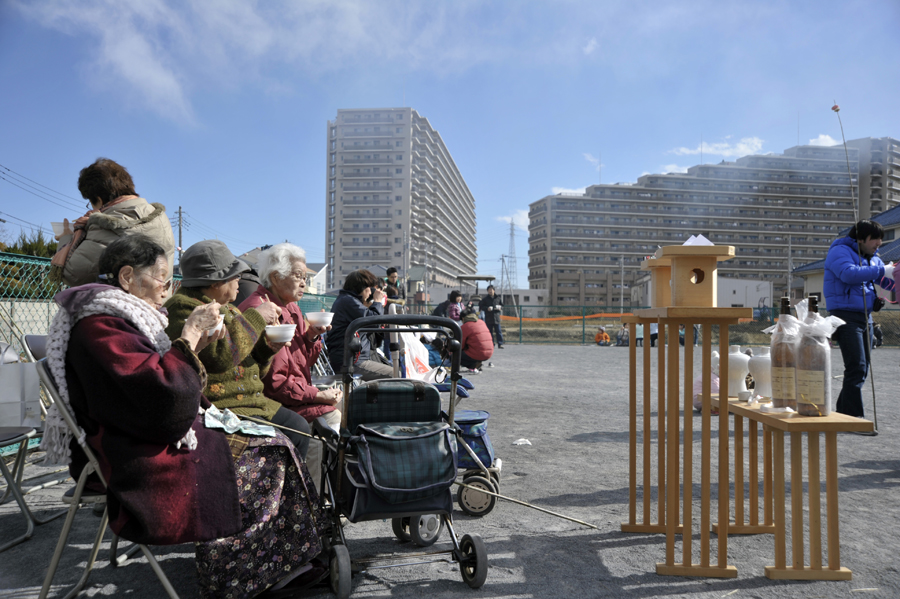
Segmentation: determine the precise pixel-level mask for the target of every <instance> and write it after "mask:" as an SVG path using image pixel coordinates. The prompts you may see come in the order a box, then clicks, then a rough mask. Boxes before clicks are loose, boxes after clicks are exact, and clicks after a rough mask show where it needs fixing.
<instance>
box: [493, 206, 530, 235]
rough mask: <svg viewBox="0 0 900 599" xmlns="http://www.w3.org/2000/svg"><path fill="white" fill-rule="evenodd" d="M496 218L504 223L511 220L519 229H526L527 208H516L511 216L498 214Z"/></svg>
mask: <svg viewBox="0 0 900 599" xmlns="http://www.w3.org/2000/svg"><path fill="white" fill-rule="evenodd" d="M497 220H499V221H500V222H502V223H506V224H509V223H510V222H513V223H515V225H516V228H517V229H521V230H523V231H527V230H528V211H527V210H516V211H515V212H513V214H512V216H498V217H497Z"/></svg>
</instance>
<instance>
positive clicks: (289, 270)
mask: <svg viewBox="0 0 900 599" xmlns="http://www.w3.org/2000/svg"><path fill="white" fill-rule="evenodd" d="M257 267H258V270H259V278H260V280H261V281H262V285H260V286H259V287H258V288H257V290H256V291H255V292H254V293H252V294H251V295H250V297H248V298H247V299H245V300H244V301H243V303H241V305H240V306H239V307H238V309H239V310H241V311H242V312H243V311H244V310H247V309H248V308H253V307H255V306H258V305H259V304H261V303H263V302H266V301H271V302H275V304H277V305H278V306H280V307H281V317H280V319H281V324H296V325H297V328H296V329H295V330H294V338H293V339H292V340H291V344H290V346H288V347H284V348H282V349H281V351H279V352H278V353H277V354H275V357H274V358H273V359H272V365H271V367H270V368H269V371H268V372H267V373H266V374H265V376H263V385H264V387H265V396H266V397H268V398H271V399H274V400H275V401H278V402H280V403H281V404H282V405H283V406H285V407H286V408H288V409H290V410H293V411H294V412H297V413H298V414H300V415H301V416H303V417H304V418H305V419H306V421H307V422H312V421H313V420H316V419H317V418H322V419H323V420H324V421H325V423H326V424H328V425H329V426H330V427H332V428H334V429H335V430H337V429H338V428H339V427H340V424H341V412H340V411H339V410H338V409H337V406H338V404H339V403H340V401H341V389H340V388H339V387H334V388H331V389H325V390H322V391H320V390H319V389H318V388H316V386H315V385H313V384H312V380H311V378H310V368H311V367H312V365H313V364H315V363H316V360H318V359H319V353H321V351H322V341H321V340H320V339H319V336H320V335H321V334H322V333H324V332H326V331H328V330H330V329H331V325H329V326H327V327H315V326H312V325H310V324H308V323H307V322H306V321H305V320H304V318H303V312H302V311H301V310H300V306H298V305H297V302H298V301H300V298H302V297H303V294H304V292H305V291H306V252H304V251H303V250H302V249H301V248H299V247H297V246H296V245H293V244H290V243H279V244H278V245H274V246H272V247H271V248H269V249H268V250H266V251H264V252H263V253H261V254H260V255H259V263H258V265H257ZM321 463H322V444H321V442H319V441H311V442H310V444H309V452H308V453H307V454H306V465H307V467H308V468H309V472H310V474H311V475H312V477H313V481H314V482H315V483H316V487H319V478H320V470H321Z"/></svg>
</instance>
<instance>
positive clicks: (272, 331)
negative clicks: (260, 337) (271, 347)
mask: <svg viewBox="0 0 900 599" xmlns="http://www.w3.org/2000/svg"><path fill="white" fill-rule="evenodd" d="M296 328H297V325H295V324H274V325H269V326H267V327H266V337H268V338H269V341H272V342H273V343H287V342H288V341H290V340H291V339H293V338H294V329H296Z"/></svg>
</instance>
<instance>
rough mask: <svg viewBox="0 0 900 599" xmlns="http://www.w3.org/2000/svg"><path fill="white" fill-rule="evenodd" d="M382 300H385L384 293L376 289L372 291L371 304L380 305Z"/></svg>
mask: <svg viewBox="0 0 900 599" xmlns="http://www.w3.org/2000/svg"><path fill="white" fill-rule="evenodd" d="M384 298H385V295H384V291H382V290H381V289H377V288H376V289H373V290H372V301H373V302H376V303H379V304H380V303H381V302H382V300H384Z"/></svg>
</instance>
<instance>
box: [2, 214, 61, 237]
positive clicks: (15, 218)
mask: <svg viewBox="0 0 900 599" xmlns="http://www.w3.org/2000/svg"><path fill="white" fill-rule="evenodd" d="M0 214H3V215H6V216H8V217H9V218H11V219H13V220H17V221H19V222H22V223H25V224H26V225H30V226H32V227H37V228H38V229H39V230H41V231H44V232H45V233H49V234H51V235H52V234H53V232H52V231H49V230H47V229H45V228H44V227H42V226H41V225H36V224H34V223H32V222H28V221H27V220H22V219H21V218H19V217H17V216H13V215H12V214H10V213H8V212H0ZM10 224H15V223H10ZM19 228H22V225H19ZM54 239H55V237H54Z"/></svg>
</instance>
